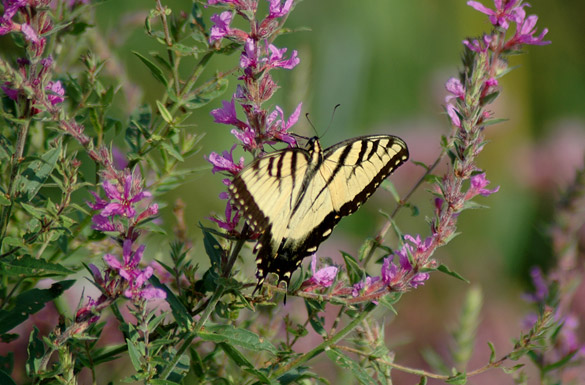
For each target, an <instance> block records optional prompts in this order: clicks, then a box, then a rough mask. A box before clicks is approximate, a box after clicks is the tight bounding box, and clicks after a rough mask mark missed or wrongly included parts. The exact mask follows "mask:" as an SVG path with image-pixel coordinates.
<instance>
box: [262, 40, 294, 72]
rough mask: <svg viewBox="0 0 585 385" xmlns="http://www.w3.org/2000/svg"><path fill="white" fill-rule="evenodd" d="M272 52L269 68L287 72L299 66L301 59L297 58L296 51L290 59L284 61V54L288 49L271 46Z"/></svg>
mask: <svg viewBox="0 0 585 385" xmlns="http://www.w3.org/2000/svg"><path fill="white" fill-rule="evenodd" d="M268 49H269V50H270V56H269V57H268V66H269V67H271V68H274V67H281V68H284V69H287V70H291V69H293V68H294V67H296V65H297V64H299V63H300V61H301V60H300V59H299V58H298V57H297V51H296V50H294V51H293V52H292V55H291V57H290V58H288V59H284V54H285V53H286V51H287V48H281V49H278V48H277V47H276V46H274V45H272V44H270V45H269V46H268Z"/></svg>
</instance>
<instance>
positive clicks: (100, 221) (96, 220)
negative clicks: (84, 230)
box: [91, 214, 124, 233]
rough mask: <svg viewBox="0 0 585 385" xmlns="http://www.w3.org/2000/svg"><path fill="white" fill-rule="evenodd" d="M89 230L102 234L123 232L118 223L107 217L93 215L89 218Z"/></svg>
mask: <svg viewBox="0 0 585 385" xmlns="http://www.w3.org/2000/svg"><path fill="white" fill-rule="evenodd" d="M91 228H92V229H95V230H98V231H102V232H114V231H116V232H120V233H122V232H124V228H123V227H122V226H121V224H119V223H118V222H115V221H113V220H112V218H109V217H103V216H101V215H99V214H98V215H94V216H93V217H91Z"/></svg>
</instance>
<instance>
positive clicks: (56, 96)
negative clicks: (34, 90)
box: [47, 81, 65, 106]
mask: <svg viewBox="0 0 585 385" xmlns="http://www.w3.org/2000/svg"><path fill="white" fill-rule="evenodd" d="M47 90H48V91H50V94H49V95H47V98H48V99H49V102H51V105H53V106H54V105H55V104H57V103H63V101H64V100H65V98H64V96H65V89H64V88H63V85H62V84H61V82H60V81H56V82H49V84H48V85H47Z"/></svg>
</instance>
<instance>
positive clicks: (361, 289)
mask: <svg viewBox="0 0 585 385" xmlns="http://www.w3.org/2000/svg"><path fill="white" fill-rule="evenodd" d="M379 280H380V277H366V279H365V280H364V281H360V282H358V283H356V284H355V285H353V288H352V290H351V295H352V296H354V297H359V296H360V295H361V294H365V293H367V292H368V289H370V288H371V287H372V286H373V285H374V284H375V283H376V282H378V281H379Z"/></svg>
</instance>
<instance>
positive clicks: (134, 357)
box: [126, 338, 142, 372]
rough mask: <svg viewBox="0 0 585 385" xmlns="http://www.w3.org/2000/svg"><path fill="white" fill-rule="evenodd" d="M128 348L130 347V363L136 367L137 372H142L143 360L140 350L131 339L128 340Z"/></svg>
mask: <svg viewBox="0 0 585 385" xmlns="http://www.w3.org/2000/svg"><path fill="white" fill-rule="evenodd" d="M126 346H128V355H129V356H130V361H131V362H132V366H134V370H136V371H137V372H140V371H142V360H141V355H140V352H139V351H138V348H137V347H136V345H134V342H133V341H131V340H130V339H129V338H126Z"/></svg>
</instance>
